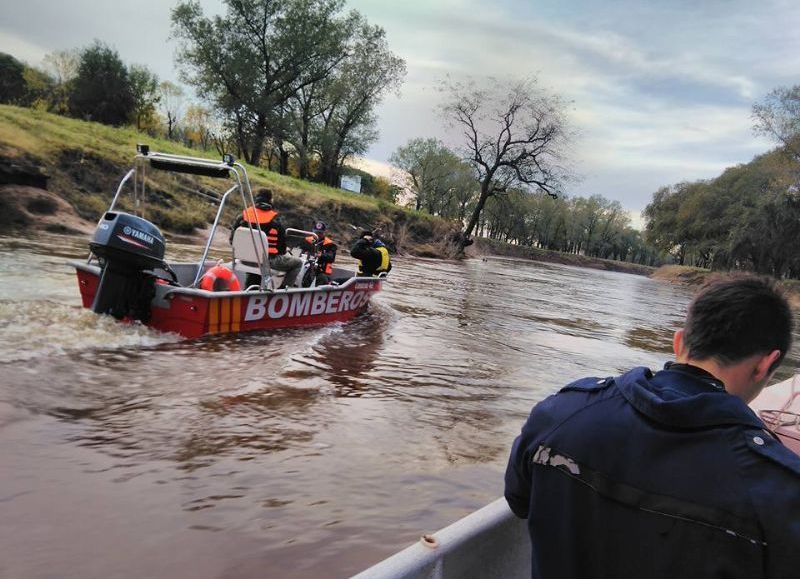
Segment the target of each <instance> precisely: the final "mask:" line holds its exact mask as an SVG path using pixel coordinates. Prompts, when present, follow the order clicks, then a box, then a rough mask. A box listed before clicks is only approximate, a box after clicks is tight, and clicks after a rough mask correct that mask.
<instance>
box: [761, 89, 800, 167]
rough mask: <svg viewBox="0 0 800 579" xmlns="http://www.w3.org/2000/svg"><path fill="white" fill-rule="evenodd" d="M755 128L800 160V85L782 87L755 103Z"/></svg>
mask: <svg viewBox="0 0 800 579" xmlns="http://www.w3.org/2000/svg"><path fill="white" fill-rule="evenodd" d="M752 118H753V120H754V122H755V125H754V127H753V130H754V131H755V132H756V134H762V135H766V136H768V137H770V138H772V139H773V140H775V141H777V142H778V143H780V144H781V145H783V146H784V147H785V148H786V150H787V151H788V152H789V153H790V154H791V155H792V156H793V157H794V159H795V160H796V161H800V85H795V86H793V87H790V88H786V87H780V88H776V89H775V90H773V91H772V92H771V93H769V94H768V95H767V96H766V98H765V99H764V101H763V102H760V103H756V104H754V105H753V112H752Z"/></svg>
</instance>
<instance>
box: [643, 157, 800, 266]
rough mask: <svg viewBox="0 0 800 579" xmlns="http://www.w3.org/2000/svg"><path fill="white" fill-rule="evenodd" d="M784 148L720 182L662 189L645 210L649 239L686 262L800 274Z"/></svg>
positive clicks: (794, 200)
mask: <svg viewBox="0 0 800 579" xmlns="http://www.w3.org/2000/svg"><path fill="white" fill-rule="evenodd" d="M793 165H794V162H793V161H792V160H791V159H790V158H789V157H787V155H786V154H785V151H783V150H777V151H775V152H773V153H770V154H767V155H763V156H761V157H758V158H756V159H755V160H753V161H752V162H751V163H749V164H747V165H740V166H738V167H732V168H730V169H727V170H726V171H725V172H724V173H723V174H722V175H720V176H719V177H717V178H716V179H711V180H708V181H695V182H692V183H679V184H677V185H673V186H670V187H662V188H661V189H659V190H658V191H657V192H656V193H655V195H654V196H653V200H652V201H651V203H650V204H649V205H648V206H647V208H646V209H645V215H646V217H647V219H648V222H647V229H646V234H647V239H648V240H649V241H650V242H651V243H653V245H655V246H656V247H658V248H660V249H662V250H664V251H668V252H670V253H671V254H672V255H673V256H674V257H675V260H676V261H677V262H678V263H679V264H681V265H695V266H699V267H708V268H712V269H725V270H728V269H745V270H752V271H756V272H758V273H763V274H770V275H774V276H776V277H785V276H786V277H793V278H797V277H800V247H799V246H798V244H797V243H796V240H797V239H798V236H800V196H798V189H797V186H796V180H795V178H794V177H795V175H794V171H793Z"/></svg>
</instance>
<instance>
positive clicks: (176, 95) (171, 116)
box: [158, 80, 183, 140]
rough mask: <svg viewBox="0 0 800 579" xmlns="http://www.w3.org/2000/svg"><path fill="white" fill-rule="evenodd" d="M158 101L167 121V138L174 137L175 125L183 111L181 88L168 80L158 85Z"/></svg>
mask: <svg viewBox="0 0 800 579" xmlns="http://www.w3.org/2000/svg"><path fill="white" fill-rule="evenodd" d="M158 103H159V106H160V108H161V113H162V114H163V115H164V119H165V120H166V122H167V138H168V139H170V140H172V139H174V138H175V127H176V126H177V124H178V121H179V119H180V116H181V114H182V112H183V89H182V88H181V87H180V86H178V85H177V84H175V83H174V82H170V81H168V80H165V81H162V82H161V84H159V85H158Z"/></svg>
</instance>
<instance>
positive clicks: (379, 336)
mask: <svg viewBox="0 0 800 579" xmlns="http://www.w3.org/2000/svg"><path fill="white" fill-rule="evenodd" d="M53 248H57V249H55V250H54V249H53ZM177 250H178V251H179V253H180V252H183V253H186V252H188V249H187V248H182V247H177ZM81 256H85V242H84V240H80V239H74V238H61V237H58V236H52V237H47V238H43V239H40V240H36V241H28V240H15V239H0V275H2V279H3V280H4V282H5V283H4V284H3V286H2V287H0V372H2V376H3V378H2V386H0V442H1V444H0V464H2V465H3V472H4V474H3V478H2V485H1V486H0V516H2V517H3V521H4V524H3V525H2V527H0V529H2V530H0V576H9V577H17V578H26V577H42V576H49V574H50V573H51V572H52V571H51V570H52V569H53V568H58V569H60V571H59V573H58V575H60V576H80V577H84V578H92V577H98V578H99V577H108V576H114V577H142V576H148V577H170V578H172V577H199V578H205V577H208V578H211V577H237V578H246V577H265V576H266V577H344V576H347V575H349V574H350V573H352V572H355V571H358V570H360V569H362V568H364V567H365V566H366V565H368V564H370V563H372V562H375V561H377V560H378V559H380V558H382V557H383V556H385V555H388V554H389V553H392V552H394V551H396V550H397V549H398V548H400V547H402V546H405V545H407V544H409V543H411V542H413V541H414V540H415V538H416V537H417V536H418V535H419V534H421V533H422V532H424V531H432V530H435V529H437V528H440V527H442V526H444V525H446V524H448V523H450V522H452V521H454V520H455V519H457V518H459V517H461V516H463V515H465V514H466V513H468V512H470V511H471V510H474V509H475V508H478V507H480V506H482V505H484V504H485V503H487V502H489V501H490V500H492V499H494V498H495V497H496V496H498V495H499V494H500V493H501V492H502V471H503V469H504V466H505V464H504V463H505V459H506V455H507V452H508V449H509V446H510V443H511V440H512V439H513V437H514V436H515V435H516V433H517V431H518V429H519V427H520V426H521V424H522V421H523V420H524V418H525V416H526V415H527V414H528V412H529V410H530V407H531V406H532V405H533V404H534V403H535V402H536V401H538V400H540V399H541V398H543V397H544V396H546V395H548V394H549V393H551V392H553V391H555V390H557V389H558V388H559V387H560V386H562V385H563V384H564V383H565V382H567V381H570V380H572V379H575V378H578V377H581V376H584V375H601V376H606V375H611V374H615V373H617V372H619V371H622V370H624V369H626V368H628V367H630V366H634V365H649V366H651V367H659V366H660V365H661V364H662V363H663V362H664V361H666V360H668V359H669V354H670V343H671V335H672V332H673V331H674V329H675V328H676V327H677V326H678V324H679V323H680V321H681V319H682V317H683V311H684V307H685V305H686V303H687V300H688V297H689V295H688V293H687V292H686V290H684V289H682V288H676V287H673V286H670V285H667V284H664V283H660V282H654V281H651V280H649V279H646V278H642V277H637V276H630V275H624V274H617V273H608V272H598V271H591V270H582V269H577V268H570V267H564V266H557V265H548V264H541V263H530V262H518V261H513V260H505V259H503V260H501V259H487V260H470V261H467V262H464V263H453V262H441V261H428V260H408V259H398V260H397V261H396V263H397V265H396V268H395V270H394V271H393V273H392V276H391V278H390V282H389V283H388V284H387V285H386V287H385V290H384V292H382V294H380V295H379V296H377V297H376V299H375V300H374V302H373V304H372V306H371V308H370V311H369V312H368V313H367V314H366V315H364V316H362V317H360V318H358V319H356V320H354V321H352V322H350V323H348V324H345V325H334V326H329V327H324V328H307V329H300V330H284V331H278V332H274V333H261V334H258V333H256V334H249V335H241V336H231V337H220V336H217V337H213V338H205V339H200V340H195V341H180V340H178V339H177V338H176V337H175V336H171V335H167V334H159V333H156V332H152V331H150V330H148V329H147V328H144V327H142V326H137V325H123V324H119V323H116V322H114V321H111V320H109V319H107V318H102V317H98V316H95V315H94V314H91V313H90V312H88V311H87V310H84V309H82V308H81V307H80V299H79V297H78V289H77V282H76V280H75V278H74V273H73V272H72V271H71V270H70V268H69V267H67V266H66V265H65V263H64V262H65V259H66V258H67V257H81ZM23 263H24V267H23V266H22V264H23ZM794 365H795V362H794V358H793V359H792V360H791V361H790V363H789V364H788V366H789V367H793V366H794ZM786 371H787V372H788V371H790V370H786Z"/></svg>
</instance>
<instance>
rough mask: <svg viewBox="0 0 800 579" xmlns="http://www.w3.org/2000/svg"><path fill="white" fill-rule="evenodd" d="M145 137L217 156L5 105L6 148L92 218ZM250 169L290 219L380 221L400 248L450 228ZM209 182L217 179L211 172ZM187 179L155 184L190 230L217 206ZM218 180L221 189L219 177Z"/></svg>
mask: <svg viewBox="0 0 800 579" xmlns="http://www.w3.org/2000/svg"><path fill="white" fill-rule="evenodd" d="M141 142H144V143H148V144H149V145H150V149H151V150H153V151H160V152H165V153H175V154H184V155H191V156H197V157H200V156H208V157H211V158H218V156H216V155H212V154H209V153H202V152H199V151H197V150H194V149H189V148H187V147H184V146H182V145H180V144H178V143H174V142H172V141H167V140H163V139H158V138H153V137H150V136H148V135H145V134H142V133H139V132H137V131H135V130H133V129H131V128H114V127H109V126H106V125H102V124H99V123H92V122H85V121H80V120H76V119H70V118H66V117H61V116H58V115H53V114H49V113H45V112H41V111H35V110H31V109H24V108H18V107H12V106H6V105H0V156H2V157H6V158H12V159H25V160H27V161H28V162H30V163H31V164H34V165H38V166H40V167H42V168H43V169H44V170H45V172H46V173H47V174H48V175H49V176H50V182H49V186H48V189H49V190H51V191H53V192H55V193H57V194H59V195H60V196H62V197H64V198H65V199H66V200H67V201H68V202H70V203H71V204H72V205H73V206H74V207H75V208H76V210H77V211H78V213H79V214H80V215H81V216H83V217H85V218H87V219H91V220H94V219H96V218H97V217H98V216H99V215H100V213H101V212H102V211H103V210H104V209H105V208H106V207H107V205H108V203H109V202H110V199H111V196H112V195H113V192H114V190H115V189H116V186H117V184H118V182H119V180H120V178H121V177H122V176H123V175H124V174H125V172H127V170H128V169H129V168H130V165H131V161H132V159H133V155H134V154H135V146H136V144H137V143H141ZM247 171H248V175H249V176H250V180H251V183H252V185H253V188H254V189H255V188H257V187H270V188H272V189H273V190H274V191H275V193H276V199H277V203H276V204H277V205H278V207H279V209H281V211H282V212H283V213H284V215H285V222H286V223H287V225H288V226H294V227H310V224H311V222H312V221H313V220H315V219H323V220H326V221H328V222H329V224H330V225H331V226H332V228H333V231H334V233H336V234H339V235H341V236H342V238H345V239H346V238H349V237H351V236H352V230H351V229H350V228H349V226H348V225H349V224H350V223H353V224H356V225H359V226H362V225H363V226H375V225H381V226H382V228H383V231H384V232H386V233H387V234H388V236H389V237H390V238H392V239H393V240H394V241H395V242H396V243H397V245H398V248H399V249H400V250H406V251H414V250H417V252H420V253H426V252H435V251H437V249H438V248H437V247H436V245H437V244H438V243H440V242H441V239H442V238H443V237H444V236H445V234H446V233H447V232H448V231H450V230H451V229H452V227H451V226H450V225H449V224H447V223H445V222H444V221H443V220H440V219H436V218H432V217H430V216H428V215H425V214H420V213H416V212H413V211H408V210H405V209H402V208H399V207H397V206H394V205H392V204H390V203H386V202H383V201H378V200H376V199H374V198H372V197H368V196H364V195H357V194H354V193H349V192H347V191H343V190H341V189H334V188H331V187H327V186H324V185H320V184H317V183H311V182H308V181H303V180H300V179H294V178H292V177H286V176H283V175H279V174H277V173H274V172H271V171H268V170H266V169H264V168H260V167H252V166H247ZM151 175H152V173H151ZM205 184H206V185H208V186H209V187H212V183H211V181H210V180H206V181H205ZM182 185H184V183H182V182H178V183H175V182H174V180H173V182H172V183H171V184H170V182H169V181H167V182H163V180H162V182H161V183H159V184H157V187H161V188H162V190H163V191H164V193H165V196H167V197H168V198H169V199H168V200H167V203H166V204H165V206H164V207H163V208H161V213H162V218H163V219H162V220H161V221H162V222H161V223H160V224H161V225H162V227H164V228H165V229H167V230H173V231H178V232H184V233H185V232H186V229H188V230H191V226H192V225H196V226H202V225H201V224H202V222H204V221H206V220H207V219H210V217H211V216H212V213H210V212H209V209H208V208H204V207H197V206H196V205H192V204H191V203H189V202H188V201H186V200H185V199H183V198H182V196H181V195H180V193H176V191H179V190H180V187H181V186H182ZM213 188H214V189H216V190H219V184H218V183H217V185H216V187H213ZM168 189H171V190H169V191H168ZM183 197H185V196H183ZM170 210H172V211H171V213H170Z"/></svg>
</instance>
